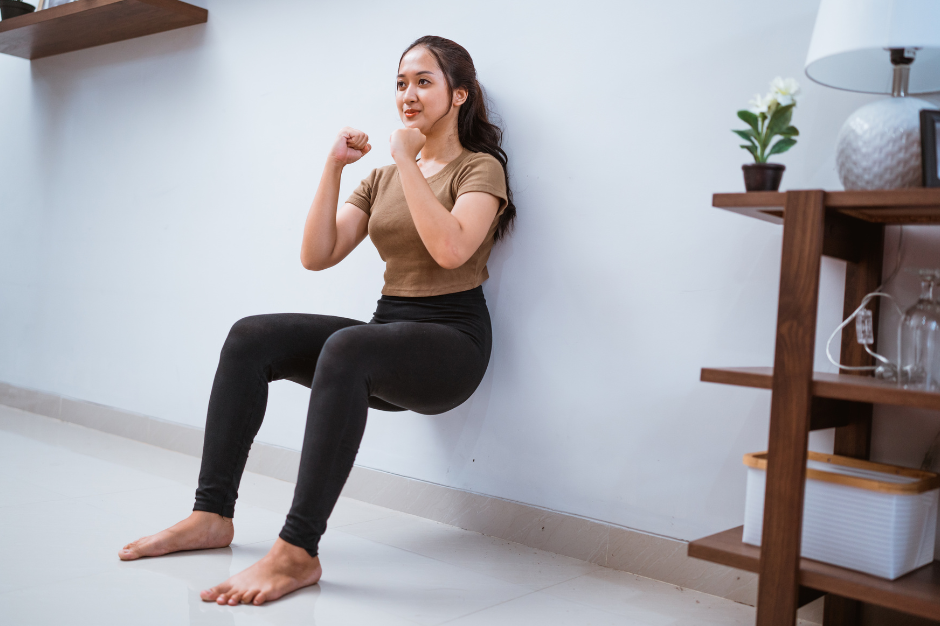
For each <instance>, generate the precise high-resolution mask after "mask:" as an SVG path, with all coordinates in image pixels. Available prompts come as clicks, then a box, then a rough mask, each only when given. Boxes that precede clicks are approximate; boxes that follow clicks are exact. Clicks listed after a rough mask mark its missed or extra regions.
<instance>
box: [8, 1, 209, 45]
mask: <svg viewBox="0 0 940 626" xmlns="http://www.w3.org/2000/svg"><path fill="white" fill-rule="evenodd" d="M208 19H209V12H208V11H207V10H206V9H203V8H201V7H197V6H193V5H191V4H187V3H186V2H181V1H180V0H76V1H75V2H70V3H69V4H63V5H61V6H57V7H52V8H51V9H44V10H42V11H34V12H33V13H27V14H26V15H20V16H17V17H13V18H9V19H6V20H0V53H3V54H11V55H13V56H17V57H21V58H24V59H41V58H43V57H48V56H52V55H55V54H62V53H63V52H73V51H75V50H82V49H84V48H91V47H93V46H100V45H103V44H106V43H113V42H115V41H123V40H125V39H133V38H135V37H143V36H144V35H152V34H154V33H162V32H164V31H168V30H173V29H175V28H183V27H185V26H192V25H194V24H203V23H205V22H206V21H207V20H208Z"/></svg>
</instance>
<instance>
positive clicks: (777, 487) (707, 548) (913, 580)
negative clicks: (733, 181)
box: [689, 189, 940, 626]
mask: <svg viewBox="0 0 940 626" xmlns="http://www.w3.org/2000/svg"><path fill="white" fill-rule="evenodd" d="M712 203H713V205H714V206H715V207H718V208H722V209H726V210H729V211H733V212H736V213H740V214H742V215H746V216H748V217H753V218H755V219H760V220H764V221H768V222H773V223H776V224H782V225H783V258H782V262H781V270H780V298H779V303H778V309H777V340H776V348H775V351H774V366H773V367H740V368H705V369H703V370H702V374H701V379H702V380H703V381H705V382H712V383H721V384H727V385H736V386H741V387H753V388H758V389H769V390H771V392H772V398H771V410H770V437H769V445H768V463H767V492H766V496H765V508H764V528H763V533H762V534H763V538H764V540H763V542H762V546H761V547H760V548H758V547H755V546H750V545H746V544H744V543H742V541H741V528H740V527H739V528H733V529H731V530H727V531H724V532H721V533H718V534H715V535H712V536H709V537H704V538H702V539H699V540H697V541H693V542H691V543H690V544H689V556H692V557H696V558H700V559H705V560H708V561H713V562H715V563H721V564H722V565H728V566H731V567H737V568H740V569H744V570H748V571H752V572H757V573H758V574H759V576H760V580H759V586H758V603H757V624H758V626H793V624H795V623H796V609H797V607H798V605H799V604H800V603H801V601H808V600H811V599H813V598H816V597H819V595H820V594H822V593H825V594H828V595H827V596H826V606H825V616H824V623H825V626H850V625H857V624H859V623H860V619H861V608H862V603H868V604H875V605H879V606H884V607H888V608H891V609H895V610H898V611H903V612H906V613H909V614H912V615H917V616H919V617H923V618H927V619H932V620H940V562H937V561H935V562H934V563H932V564H930V565H928V566H926V567H923V568H920V569H918V570H916V571H914V572H911V573H909V574H907V575H906V576H903V577H901V578H899V579H898V580H895V581H888V580H884V579H881V578H876V577H873V576H868V575H866V574H862V573H859V572H855V571H852V570H847V569H845V568H841V567H836V566H833V565H827V564H824V563H819V562H816V561H811V560H809V559H801V558H800V556H799V554H800V535H801V530H802V528H801V527H802V519H803V490H804V484H805V477H806V457H807V445H808V438H809V431H811V430H815V429H821V428H835V429H836V431H835V432H836V435H835V450H834V452H835V453H836V454H841V455H845V456H852V457H856V458H868V456H869V452H870V449H871V416H872V406H873V405H874V404H890V405H895V406H908V407H917V408H923V409H931V410H936V411H940V393H933V392H925V391H914V390H908V389H902V388H899V387H897V385H895V384H892V383H887V382H884V381H879V380H875V379H873V378H871V377H868V376H856V375H848V374H828V373H822V372H813V369H812V368H813V349H814V343H815V336H816V307H817V303H818V297H819V268H820V262H821V257H822V256H823V255H827V256H832V257H835V258H839V259H842V260H844V261H846V262H847V265H846V285H845V300H844V305H843V310H844V312H845V315H846V316H848V315H849V314H851V312H852V311H854V310H855V307H857V306H858V303H859V302H860V301H861V299H862V297H863V296H864V295H865V294H867V293H870V292H871V291H873V290H874V289H875V288H877V286H878V285H879V284H880V283H881V266H882V257H883V246H884V225H885V224H940V189H902V190H891V191H867V192H859V191H835V192H827V191H822V190H808V191H789V192H783V193H778V192H760V193H734V194H715V196H714V197H713V201H712ZM875 304H876V303H873V305H875ZM875 315H876V316H877V311H875ZM876 322H877V320H876ZM875 327H876V328H877V323H876V324H875ZM841 361H842V363H844V364H846V365H870V364H871V358H870V357H869V356H868V354H866V353H865V352H864V350H863V349H862V347H861V346H859V345H858V343H857V342H856V341H855V336H854V329H853V328H852V327H851V325H850V326H848V327H847V328H846V329H845V330H844V331H843V336H842V354H841Z"/></svg>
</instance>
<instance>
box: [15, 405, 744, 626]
mask: <svg viewBox="0 0 940 626" xmlns="http://www.w3.org/2000/svg"><path fill="white" fill-rule="evenodd" d="M198 469H199V462H198V459H195V458H193V457H188V456H185V455H182V454H178V453H175V452H170V451H167V450H162V449H160V448H155V447H153V446H148V445H146V444H141V443H139V442H136V441H131V440H128V439H122V438H120V437H115V436H112V435H107V434H104V433H100V432H97V431H94V430H90V429H86V428H82V427H80V426H75V425H72V424H66V423H63V422H59V421H57V420H53V419H49V418H45V417H40V416H37V415H33V414H31V413H26V412H23V411H18V410H16V409H12V408H9V407H4V406H0V624H3V625H5V626H27V625H33V624H36V625H39V624H42V625H56V626H58V625H65V624H68V625H77V624H94V625H95V626H106V625H110V624H120V625H122V626H124V625H133V626H143V625H147V624H159V625H160V626H168V625H174V624H218V625H222V624H229V625H235V624H238V625H249V624H278V625H281V624H317V625H318V626H330V625H344V626H345V625H354V624H368V625H376V626H397V625H402V626H405V625H414V624H422V625H425V626H431V625H434V624H454V625H465V626H470V625H476V624H480V625H484V624H485V625H487V626H499V625H502V624H512V625H514V626H518V625H525V624H538V625H539V626H554V625H568V624H570V625H578V626H581V625H588V624H594V625H599V626H600V625H607V624H610V625H614V624H616V625H618V626H626V625H639V624H643V625H649V626H666V625H674V626H680V625H685V624H688V625H693V624H694V625H696V626H702V625H709V624H716V625H717V624H742V625H743V624H752V623H753V621H754V609H752V608H750V607H747V606H744V605H741V604H736V603H734V602H731V601H728V600H724V599H721V598H716V597H713V596H709V595H705V594H702V593H698V592H695V591H689V590H683V589H680V588H678V587H675V586H673V585H669V584H666V583H661V582H657V581H653V580H650V579H647V578H642V577H639V576H634V575H631V574H627V573H624V572H619V571H615V570H610V569H606V568H603V567H599V566H597V565H593V564H590V563H587V562H584V561H579V560H577V559H572V558H569V557H564V556H559V555H557V554H552V553H549V552H543V551H540V550H535V549H533V548H527V547H525V546H521V545H519V544H514V543H510V542H507V541H504V540H501V539H494V538H491V537H486V536H484V535H480V534H478V533H473V532H467V531H464V530H460V529H458V528H454V527H451V526H445V525H443V524H438V523H436V522H431V521H428V520H425V519H422V518H419V517H414V516H412V515H406V514H403V513H399V512H396V511H393V510H390V509H383V508H381V507H377V506H373V505H370V504H365V503H362V502H358V501H356V500H350V499H347V498H341V499H340V502H339V504H338V505H337V508H336V510H335V512H334V513H333V517H332V518H331V519H330V527H329V530H328V531H327V533H326V535H324V537H323V539H322V542H321V560H322V562H323V569H324V575H323V579H322V580H321V582H320V584H319V585H316V586H314V587H309V588H307V589H303V590H301V591H298V592H296V593H294V594H291V595H289V596H287V597H285V598H283V599H281V600H280V601H277V602H273V603H270V604H267V605H264V606H261V607H253V606H238V607H227V606H225V607H219V606H217V605H215V604H210V603H204V602H202V601H201V600H200V599H199V596H198V592H199V590H200V589H204V588H206V587H209V586H212V585H213V584H215V583H217V582H221V581H222V580H224V579H226V578H227V577H228V576H230V575H231V574H234V573H236V572H238V571H240V570H242V569H244V568H245V567H247V566H248V565H250V564H251V563H252V562H254V561H256V560H257V559H259V558H260V557H261V556H263V555H264V554H265V553H266V552H267V550H268V548H269V547H270V546H271V544H272V543H273V541H274V539H275V537H276V536H277V533H278V531H279V530H280V527H281V524H282V523H283V521H284V515H285V513H286V512H287V509H288V508H289V505H290V501H291V497H292V493H293V487H294V486H293V484H290V483H286V482H282V481H279V480H275V479H272V478H267V477H264V476H259V475H257V474H250V473H248V474H246V475H245V478H244V479H243V481H242V488H241V490H240V492H241V496H240V499H239V504H238V510H237V511H236V518H235V528H236V530H235V541H234V542H233V544H232V545H231V547H229V548H223V549H220V550H205V551H199V552H188V553H181V554H175V555H168V556H165V557H160V558H155V559H142V560H140V561H133V562H127V563H125V562H121V561H119V560H118V558H117V550H118V548H120V547H121V546H122V545H123V544H124V543H126V542H127V541H130V540H132V539H136V538H137V537H139V536H141V535H145V534H151V533H153V532H155V531H157V530H160V529H162V528H165V527H166V526H169V525H170V524H173V523H175V522H176V521H179V520H180V519H182V518H183V517H185V516H186V515H188V514H189V511H190V510H191V507H192V496H193V490H194V488H195V483H196V477H197V475H198Z"/></svg>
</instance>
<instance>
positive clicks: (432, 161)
mask: <svg viewBox="0 0 940 626" xmlns="http://www.w3.org/2000/svg"><path fill="white" fill-rule="evenodd" d="M398 67H399V69H398V77H397V92H396V97H395V101H396V104H397V106H398V113H399V115H400V116H401V120H402V123H403V124H404V126H405V127H404V128H402V129H399V130H396V131H395V132H394V133H393V134H392V136H391V138H390V140H389V141H390V144H391V154H392V158H393V159H394V161H395V164H394V165H389V166H386V167H380V168H378V169H375V170H373V171H372V173H371V174H370V175H369V176H368V177H367V178H366V179H365V180H363V181H362V183H361V184H360V185H359V187H358V188H357V189H356V191H355V192H354V193H353V194H352V196H350V197H349V199H348V200H347V201H346V203H345V204H344V205H343V206H342V208H340V209H339V210H337V204H338V200H339V188H340V176H341V174H342V171H343V167H344V166H346V165H349V164H350V163H355V162H356V161H358V160H359V159H360V158H361V157H362V156H363V155H365V154H367V153H368V152H369V151H370V150H371V149H372V146H371V145H370V144H369V138H368V136H367V135H366V134H365V133H363V132H361V131H358V130H355V129H351V128H344V129H343V130H342V131H341V132H340V133H339V135H338V136H337V139H336V141H335V143H334V144H333V147H332V148H331V150H330V155H329V157H328V158H327V162H326V166H325V167H324V170H323V175H322V177H321V179H320V185H319V187H318V188H317V193H316V196H315V197H314V200H313V204H312V205H311V207H310V212H309V213H308V215H307V221H306V224H305V226H304V235H303V243H302V247H301V251H300V259H301V262H302V263H303V265H304V267H305V268H307V269H310V270H323V269H326V268H328V267H332V266H334V265H336V264H337V263H339V262H340V261H342V260H343V259H344V258H345V257H346V255H348V254H349V253H350V252H351V251H352V250H353V248H355V247H356V246H357V245H359V243H360V242H362V240H363V239H364V238H365V236H366V234H367V233H368V234H369V235H370V237H371V238H372V241H373V243H374V244H375V246H376V248H377V249H378V251H379V254H380V255H381V256H382V258H383V260H385V262H386V270H385V286H384V288H383V289H382V298H381V299H380V300H379V301H378V307H377V309H376V311H375V314H374V316H373V318H372V320H371V321H370V322H369V323H364V322H361V321H358V320H352V319H347V318H342V317H333V316H327V315H308V314H301V313H281V314H272V315H255V316H251V317H246V318H244V319H241V320H239V321H238V322H236V323H235V324H234V325H233V326H232V329H231V331H230V332H229V335H228V338H227V339H226V340H225V344H224V346H223V347H222V353H221V357H220V359H219V367H218V370H217V371H216V375H215V380H214V382H213V385H212V393H211V395H210V398H209V409H208V417H207V419H206V434H205V443H204V447H203V456H202V469H201V470H200V473H199V487H198V488H197V490H196V504H195V506H194V507H193V513H192V515H190V516H189V517H188V518H187V519H185V520H183V521H182V522H180V523H178V524H176V525H175V526H172V527H171V528H168V529H166V530H164V531H163V532H160V533H158V534H156V535H153V536H150V537H144V538H142V539H139V540H137V541H135V542H133V543H130V544H128V545H127V546H125V547H124V548H123V549H122V550H121V551H120V552H119V556H120V558H121V559H122V560H133V559H137V558H140V557H143V556H159V555H163V554H168V553H170V552H176V551H179V550H199V549H207V548H220V547H224V546H227V545H229V544H230V543H231V541H232V538H233V536H234V526H233V522H232V517H233V515H234V507H235V499H236V497H237V492H238V484H239V481H240V479H241V475H242V471H243V470H244V468H245V462H246V460H247V458H248V450H249V448H250V447H251V443H252V441H253V439H254V436H255V434H257V432H258V429H259V428H260V426H261V420H262V418H263V416H264V410H265V404H266V401H267V389H268V383H270V382H271V381H274V380H283V379H287V380H292V381H294V382H298V383H300V384H302V385H305V386H307V387H310V388H311V394H310V404H309V407H308V413H307V426H306V431H305V433H304V441H303V448H302V451H301V458H300V470H299V472H298V476H297V487H296V489H295V491H294V501H293V504H292V505H291V509H290V512H289V513H288V515H287V520H286V522H285V524H284V528H283V529H282V530H281V532H280V536H279V538H278V539H277V540H276V541H275V543H274V546H273V547H272V548H271V550H270V552H268V554H267V555H266V556H265V557H264V558H262V559H261V560H260V561H258V562H257V563H255V564H254V565H252V566H251V567H249V568H248V569H246V570H245V571H243V572H241V573H239V574H237V575H235V576H233V577H231V578H229V579H228V580H227V581H225V582H224V583H222V584H221V585H218V586H216V587H213V588H211V589H207V590H205V591H203V592H201V594H200V595H201V597H202V599H203V600H205V601H215V602H217V603H218V604H229V605H236V604H239V603H246V604H248V603H251V604H255V605H259V604H262V603H264V602H266V601H268V600H275V599H277V598H279V597H281V596H283V595H284V594H286V593H290V592H291V591H294V590H295V589H299V588H301V587H305V586H307V585H313V584H315V583H316V582H317V581H318V580H319V579H320V575H321V573H322V569H321V567H320V560H319V558H318V556H317V545H318V543H319V540H320V536H321V535H322V534H323V532H324V531H325V530H326V521H327V518H328V517H329V515H330V512H331V511H332V510H333V506H334V505H335V504H336V500H337V498H338V497H339V494H340V491H341V490H342V488H343V484H344V483H345V482H346V479H347V477H348V476H349V472H350V471H351V470H352V466H353V461H354V460H355V457H356V453H357V451H358V449H359V443H360V441H361V439H362V435H363V431H364V430H365V425H366V415H367V412H368V408H369V407H372V408H376V409H382V410H386V411H403V410H406V409H408V410H412V411H415V412H417V413H422V414H425V415H436V414H439V413H443V412H445V411H448V410H450V409H453V408H454V407H456V406H459V405H460V404H462V403H463V402H464V401H465V400H467V398H469V397H470V395H471V394H472V393H473V392H474V390H475V389H476V388H477V386H478V385H479V384H480V380H481V379H482V378H483V374H484V372H485V371H486V366H487V363H488V362H489V357H490V349H491V342H492V332H491V328H490V318H489V314H488V312H487V308H486V301H485V300H484V297H483V291H482V287H481V286H480V285H481V283H482V282H483V281H484V280H486V278H487V271H486V260H487V258H488V257H489V253H490V250H491V248H492V246H493V243H494V242H495V241H497V240H498V239H500V238H501V237H502V236H505V235H506V234H507V232H508V230H509V228H510V227H511V225H512V222H513V219H514V217H515V212H516V211H515V207H514V206H513V203H512V195H511V193H510V191H509V186H508V178H507V175H506V155H505V153H504V152H503V150H502V149H501V148H500V141H501V136H502V133H501V131H500V129H499V128H498V127H497V126H495V125H493V124H491V123H490V122H489V120H488V119H487V111H486V105H485V100H484V95H483V90H482V88H481V87H480V84H479V83H478V82H477V80H476V71H475V69H474V66H473V61H472V59H471V58H470V55H469V54H468V53H467V51H466V50H464V48H462V47H461V46H459V45H457V44H456V43H454V42H452V41H450V40H448V39H443V38H440V37H422V38H421V39H418V40H417V41H415V42H414V43H413V44H412V45H411V46H409V47H408V49H407V50H405V53H404V54H403V55H402V57H401V59H400V60H399V66H398ZM419 153H420V155H421V156H420V158H418V154H419Z"/></svg>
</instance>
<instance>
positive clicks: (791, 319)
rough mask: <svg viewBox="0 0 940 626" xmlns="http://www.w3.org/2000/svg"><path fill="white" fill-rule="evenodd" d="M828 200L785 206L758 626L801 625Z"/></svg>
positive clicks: (794, 195)
mask: <svg viewBox="0 0 940 626" xmlns="http://www.w3.org/2000/svg"><path fill="white" fill-rule="evenodd" d="M824 199H825V195H824V192H823V191H822V190H808V191H788V192H787V196H786V204H785V207H784V215H783V253H782V260H781V267H780V296H779V301H778V305H777V339H776V345H775V348H774V375H773V386H772V393H773V396H772V398H771V404H770V438H769V439H770V441H769V446H768V459H767V490H766V495H765V499H764V526H763V533H762V539H761V558H760V571H759V574H760V578H759V582H758V599H757V625H758V626H793V625H794V624H795V623H796V609H797V602H798V594H799V588H800V584H799V566H800V534H801V531H802V522H803V491H804V479H805V477H806V449H807V444H808V441H809V426H810V408H811V405H812V382H813V357H814V354H813V353H814V347H815V341H816V308H817V304H818V301H819V269H820V265H821V261H822V250H823V239H824V230H825V205H824Z"/></svg>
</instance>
